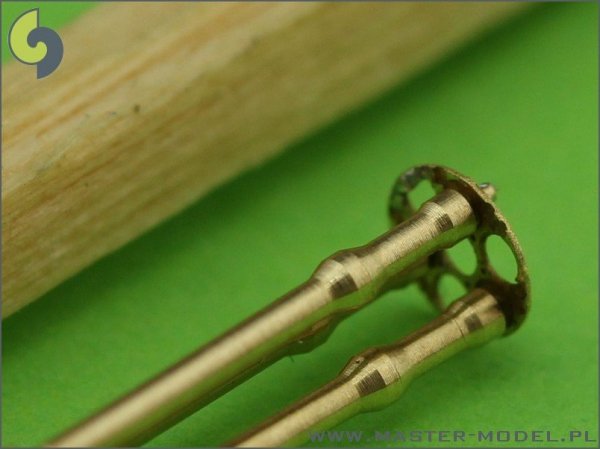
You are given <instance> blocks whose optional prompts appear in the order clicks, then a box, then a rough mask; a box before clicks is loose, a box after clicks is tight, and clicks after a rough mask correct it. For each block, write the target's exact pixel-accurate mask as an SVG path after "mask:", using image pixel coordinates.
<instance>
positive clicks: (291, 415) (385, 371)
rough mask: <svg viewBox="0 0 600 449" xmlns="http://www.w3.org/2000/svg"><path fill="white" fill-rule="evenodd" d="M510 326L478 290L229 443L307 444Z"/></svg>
mask: <svg viewBox="0 0 600 449" xmlns="http://www.w3.org/2000/svg"><path fill="white" fill-rule="evenodd" d="M505 327H506V321H505V316H504V314H503V312H502V310H501V308H500V305H499V303H498V300H497V298H496V297H494V296H493V295H492V294H490V293H488V292H487V291H486V290H483V289H475V290H473V291H472V292H470V293H469V294H467V295H465V296H463V297H462V298H460V299H459V300H457V301H456V302H454V303H453V304H452V305H451V306H450V307H449V308H448V309H447V310H446V311H445V312H444V313H443V314H442V315H441V316H439V317H438V318H437V319H436V320H434V321H432V322H431V323H430V324H428V325H427V326H425V327H423V328H422V329H420V330H419V331H417V332H415V333H413V334H412V335H409V336H408V337H406V338H404V339H402V340H400V341H399V342H398V343H396V344H392V345H389V346H384V347H380V348H374V349H370V350H367V351H366V352H364V353H362V354H360V355H358V356H356V357H354V358H352V359H351V360H350V362H349V363H348V365H347V366H346V367H345V368H344V369H343V370H342V372H341V373H340V375H339V376H338V377H337V378H336V379H335V380H333V381H332V382H331V383H329V384H327V385H325V386H324V387H323V388H321V389H320V390H318V391H316V392H315V393H313V394H311V395H310V396H308V397H306V398H305V399H303V400H301V401H300V402H298V403H297V404H295V405H293V406H291V407H290V408H288V409H286V410H284V411H283V412H281V413H280V414H279V415H277V416H275V417H274V418H272V419H270V420H269V421H267V422H266V423H264V424H263V425H261V426H259V427H258V428H256V429H255V430H253V431H251V432H250V433H248V434H247V435H245V436H243V437H241V438H240V439H238V440H236V441H234V442H232V443H231V444H230V445H229V446H239V447H281V446H285V445H299V444H302V443H303V442H305V441H307V440H308V439H310V435H311V433H313V432H318V431H322V430H325V429H330V428H331V427H333V426H335V425H336V424H338V423H340V422H342V421H344V420H346V419H348V418H350V417H351V416H354V415H356V414H358V413H361V412H364V411H370V410H374V409H377V408H381V407H385V406H386V405H388V404H389V403H390V402H392V401H394V400H396V399H397V398H398V397H399V396H400V395H401V393H402V391H403V390H404V388H405V387H406V386H407V385H408V383H409V382H410V381H411V380H412V379H414V378H415V377H416V376H418V375H420V374H421V373H423V372H425V371H427V370H428V369H430V368H431V367H433V366H435V365H437V364H438V363H440V362H442V361H444V360H446V359H448V358H449V357H451V356H453V355H455V354H456V353H458V352H460V351H462V350H463V349H465V348H468V347H471V346H474V345H477V344H482V343H485V342H488V341H490V340H492V339H494V338H496V337H498V336H500V335H502V334H503V333H504V330H505Z"/></svg>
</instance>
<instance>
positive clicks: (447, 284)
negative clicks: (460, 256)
mask: <svg viewBox="0 0 600 449" xmlns="http://www.w3.org/2000/svg"><path fill="white" fill-rule="evenodd" d="M466 292H467V289H466V288H465V286H464V285H463V284H462V282H460V281H459V280H458V278H457V277H456V276H453V275H451V274H444V275H443V276H442V277H441V279H440V280H439V284H438V294H439V297H440V300H441V302H442V305H443V307H447V306H448V305H449V304H450V303H451V302H452V301H454V300H456V299H458V298H460V297H461V296H463V295H464V294H465V293H466Z"/></svg>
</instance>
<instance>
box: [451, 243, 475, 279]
mask: <svg viewBox="0 0 600 449" xmlns="http://www.w3.org/2000/svg"><path fill="white" fill-rule="evenodd" d="M446 254H447V255H448V257H449V258H450V260H451V261H452V263H453V264H454V266H455V267H456V268H457V269H458V271H460V272H461V273H463V274H465V275H471V274H473V273H474V272H475V269H476V268H477V257H476V256H475V250H474V248H473V245H472V244H471V242H470V241H469V240H468V239H464V240H462V241H460V242H458V243H457V244H456V245H454V246H453V247H451V248H448V249H447V250H446Z"/></svg>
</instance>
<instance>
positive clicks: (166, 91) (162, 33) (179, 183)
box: [2, 2, 522, 317]
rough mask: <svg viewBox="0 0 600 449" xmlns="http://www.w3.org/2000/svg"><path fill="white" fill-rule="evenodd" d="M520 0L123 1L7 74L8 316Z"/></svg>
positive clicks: (100, 11) (96, 13) (72, 28)
mask: <svg viewBox="0 0 600 449" xmlns="http://www.w3.org/2000/svg"><path fill="white" fill-rule="evenodd" d="M520 9H522V6H521V5H519V4H517V3H458V2H457V3H369V4H367V3H283V2H282V3H248V4H238V3H198V4H196V3H156V4H150V3H145V4H142V3H120V2H119V3H117V2H114V3H109V4H104V5H101V6H99V7H97V8H96V9H93V10H91V11H90V12H89V13H87V14H86V15H84V16H83V17H82V18H81V19H79V20H78V21H76V22H75V23H74V24H73V25H71V26H70V27H68V28H66V29H63V30H61V37H62V39H63V42H64V47H65V54H64V59H63V61H62V64H61V66H60V67H59V68H58V70H57V71H56V72H55V73H53V74H52V75H50V76H49V77H47V78H44V79H42V80H36V79H35V69H34V68H32V67H29V66H25V65H23V64H19V63H10V64H9V66H8V67H6V68H5V70H4V73H3V75H4V76H3V85H2V92H3V123H2V125H3V135H2V138H3V149H2V152H3V153H2V157H3V171H2V175H3V176H2V188H3V191H2V200H3V206H2V225H3V234H2V243H3V253H2V261H3V271H2V289H3V291H2V293H3V307H2V313H3V317H5V316H8V315H10V314H11V313H13V312H15V311H16V310H18V309H19V308H21V307H23V306H24V305H25V304H27V303H29V302H31V301H33V300H34V299H35V298H37V297H39V296H40V295H42V294H43V293H45V292H46V291H48V290H49V289H50V288H52V287H54V286H55V285H57V284H58V283H60V282H61V281H63V280H64V279H66V278H68V277H69V276H71V275H73V274H75V273H76V272H78V271H79V270H81V269H82V268H84V267H86V266H87V265H89V264H91V263H92V262H94V261H95V260H97V259H98V258H100V257H102V256H104V255H105V254H107V253H109V252H111V251H113V250H115V249H117V248H119V247H120V246H122V245H123V244H125V243H126V242H128V241H129V240H131V239H133V238H135V237H136V236H138V235H140V234H141V233H143V232H144V231H146V230H148V229H149V228H151V227H152V226H154V225H156V224H157V223H159V222H160V221H161V220H164V219H165V218H166V217H168V216H170V215H172V214H174V213H176V212H177V211H180V210H181V209H182V208H184V207H186V206H187V205H189V204H190V203H192V202H193V201H195V200H197V199H198V198H199V197H201V196H202V195H203V194H204V193H206V192H207V191H209V190H210V189H212V188H213V187H215V186H216V185H218V184H220V183H223V182H224V181H226V180H227V179H229V178H231V177H232V176H234V175H236V174H238V173H240V172H241V171H243V170H245V169H248V168H249V167H252V166H254V165H256V164H259V163H261V162H263V161H265V160H266V159H268V158H269V157H271V156H273V155H274V154H276V153H277V152H279V151H281V150H282V149H283V148H285V146H286V145H289V144H290V143H291V142H293V141H294V140H296V139H298V138H299V137H300V136H302V135H304V134H306V133H308V132H310V131H312V130H314V129H315V128H317V127H319V126H323V125H324V124H325V123H327V122H329V121H331V120H333V119H335V118H336V117H339V116H340V115H341V114H343V113H345V112H347V111H348V110H350V109H352V108H355V107H357V106H359V105H360V104H362V103H364V102H365V101H366V100H368V99H370V98H372V97H373V96H374V95H377V94H380V93H381V92H382V91H384V90H385V89H388V88H390V87H391V86H393V85H395V84H396V83H398V82H400V81H402V80H404V79H406V78H407V77H408V76H410V75H412V74H413V73H414V72H415V71H416V70H418V69H421V68H423V67H424V66H426V65H428V64H430V63H432V62H433V61H435V60H436V59H438V58H439V57H440V56H442V55H444V54H445V53H447V52H448V51H449V50H451V49H452V48H454V47H456V46H458V45H459V44H461V43H462V42H464V41H465V40H467V39H469V38H471V37H472V36H474V35H475V34H476V33H478V32H480V31H481V30H483V29H485V28H488V27H489V26H491V25H492V24H494V23H496V22H498V21H499V20H501V19H503V18H505V17H506V16H508V15H510V14H513V13H514V12H516V11H518V10H520Z"/></svg>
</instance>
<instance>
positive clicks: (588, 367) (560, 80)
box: [2, 3, 598, 446]
mask: <svg viewBox="0 0 600 449" xmlns="http://www.w3.org/2000/svg"><path fill="white" fill-rule="evenodd" d="M33 5H34V6H36V5H39V3H33ZM26 7H27V5H23V4H20V5H16V6H15V4H4V13H5V14H4V16H3V25H4V26H3V36H2V38H3V43H4V42H5V41H6V24H7V23H10V20H11V17H13V18H14V17H15V16H16V14H17V13H19V12H22V11H23V10H24V9H25V8H26ZM73 8H75V9H73ZM80 10H81V6H74V5H69V6H68V7H67V6H64V5H59V4H54V5H50V4H44V5H42V7H41V14H42V16H41V17H42V20H43V23H44V25H46V26H59V25H60V24H61V23H62V22H65V21H66V20H69V19H71V18H72V16H74V15H76V14H77V13H79V12H80ZM597 18H598V7H597V5H596V4H572V5H564V4H558V5H544V6H541V7H538V8H536V9H534V10H532V11H531V12H529V13H527V14H525V15H523V16H522V17H520V18H517V19H516V20H514V21H512V22H511V23H509V24H507V25H505V26H503V27H502V28H501V29H499V30H497V31H494V32H492V33H491V34H489V35H487V36H485V37H484V38H482V39H480V40H479V41H478V42H475V43H472V44H470V45H469V46H468V47H467V48H464V49H463V50H461V51H460V52H458V53H456V54H454V55H452V56H451V57H449V58H447V60H445V61H444V62H442V63H440V64H438V65H437V66H436V67H434V68H432V69H430V70H428V71H427V72H426V73H424V74H421V75H420V76H418V77H417V78H415V79H413V80H412V81H411V82H409V83H408V84H405V85H403V86H400V87H398V88H396V89H395V90H393V91H391V92H389V93H387V94H386V95H385V96H383V97H382V98H380V99H378V100H376V101H374V102H373V103H371V104H370V105H367V106H366V107H364V108H363V109H361V110H359V111H356V112H354V113H352V114H350V115H348V116H346V117H345V118H344V119H343V120H341V121H339V122H337V123H335V124H333V125H331V126H329V127H327V128H326V129H324V130H321V131H320V132H318V133H317V134H315V135H313V136H310V137H308V138H306V139H305V140H304V141H302V142H299V143H297V144H296V145H294V146H293V147H291V148H289V149H288V151H286V152H285V153H284V154H283V155H282V156H280V157H278V158H276V159H275V160H272V161H270V162H269V163H267V164H265V165H264V166H262V167H260V168H258V169H256V170H253V171H251V172H248V173H246V174H244V175H242V176H240V177H238V178H237V179H235V180H234V181H232V182H230V183H228V184H227V185H225V186H223V187H221V188H219V189H217V190H216V191H214V192H213V193H212V194H210V195H209V196H208V197H205V198H204V199H202V200H200V201H199V202H197V203H196V204H195V205H193V206H192V207H190V208H189V209H187V210H186V211H184V212H183V213H181V214H179V215H178V216H176V217H174V218H172V219H170V220H169V221H167V222H166V223H164V224H162V225H161V226H159V227H158V228H156V229H154V230H153V231H151V232H149V233H148V234H146V235H144V236H143V237H141V238H139V239H137V240H136V241H134V242H132V243H130V244H129V245H127V246H126V247H125V248H123V249H121V250H120V251H118V252H116V253H115V254H112V255H110V256H109V257H106V258H104V259H102V260H101V261H99V262H98V263H96V264H95V265H94V266H92V267H91V268H89V269H86V270H85V271H84V272H82V273H80V274H79V275H77V276H76V277H74V278H73V279H71V280H69V281H67V282H65V283H64V284H62V285H60V286H59V287H57V288H56V289H54V290H53V291H51V292H50V293H48V294H47V295H46V296H45V297H44V298H42V299H40V300H38V301H37V302H36V303H34V304H33V305H31V306H29V307H27V308H26V309H24V310H22V311H20V312H19V313H17V314H16V315H14V316H12V317H10V318H9V319H7V320H6V321H4V323H3V330H2V336H3V345H2V354H3V362H4V363H3V378H2V386H3V395H2V406H3V415H2V430H3V432H2V433H3V435H2V438H3V444H4V445H27V446H28V445H34V444H39V443H40V442H42V441H44V440H45V439H47V438H48V437H50V436H53V435H54V434H55V433H56V432H58V431H60V430H62V429H63V428H65V427H66V426H68V425H70V424H73V423H74V422H75V421H77V420H79V419H80V418H82V417H84V416H86V415H87V414H89V413H90V412H92V411H93V410H95V409H96V408H97V407H99V406H101V405H104V404H106V403H107V402H108V401H110V400H112V399H113V398H115V397H117V396H119V395H120V394H121V393H123V392H125V391H127V390H128V389H130V388H131V387H134V386H136V384H138V383H139V382H141V381H143V380H145V379H147V378H148V377H149V376H151V375H152V374H154V373H156V372H157V371H158V370H160V369H162V368H164V367H166V366H167V365H169V364H170V363H172V362H174V361H176V360H177V359H178V358H180V357H181V356H183V355H185V354H186V353H188V352H189V351H191V350H192V349H194V348H195V347H196V346H198V345H199V344H201V343H203V342H206V341H207V340H208V339H210V338H212V337H215V336H216V335H218V334H219V333H221V332H222V331H224V330H225V329H226V328H228V327H229V326H231V325H233V324H235V323H236V322H238V321H239V320H240V319H242V318H243V317H245V316H247V315H248V314H250V313H252V312H254V311H256V310H258V309H259V308H260V307H262V306H264V305H266V304H267V303H268V302H270V300H272V299H274V298H275V297H277V296H278V295H280V294H282V293H284V292H285V291H286V290H288V289H290V288H291V287H293V286H294V285H295V284H298V283H300V282H301V281H303V280H304V279H305V278H306V277H307V276H308V275H309V274H310V273H311V271H312V269H313V268H314V267H315V266H316V264H317V263H318V262H319V260H321V259H322V258H323V257H325V256H327V255H328V254H330V253H332V252H333V251H335V250H337V249H340V248H343V247H350V246H355V245H358V244H362V243H364V242H366V241H368V240H370V239H371V238H372V237H374V236H376V235H378V234H379V233H381V232H382V231H384V230H385V229H386V226H387V220H386V214H385V210H386V198H387V194H388V190H389V188H390V186H391V184H392V182H393V180H394V179H395V178H396V176H397V175H398V174H399V173H400V172H401V171H403V170H405V169H406V168H408V167H410V166H412V165H414V164H418V163H423V162H432V163H442V164H447V165H449V166H452V167H454V168H456V169H458V170H460V171H462V172H463V173H465V174H468V175H470V176H472V177H474V178H476V179H479V180H482V181H483V180H489V181H493V182H494V183H495V185H496V186H497V187H498V188H499V199H498V203H499V205H500V207H501V208H502V210H503V211H504V212H505V214H506V215H507V217H508V218H509V219H510V221H511V222H512V224H513V227H514V229H515V231H516V233H517V235H518V236H519V238H520V240H521V243H522V245H523V247H524V251H525V255H526V256H527V259H528V262H529V267H530V272H531V278H532V283H533V308H532V312H531V315H530V317H529V318H528V321H527V322H526V323H525V325H524V326H523V328H522V329H521V330H519V332H517V333H516V334H514V335H512V336H510V337H509V338H506V339H502V340H498V341H496V342H493V343H491V344H489V345H487V346H485V347H482V348H479V349H476V350H472V351H469V352H467V353H464V354H461V355H459V356H457V357H455V358H453V359H452V360H450V361H448V362H447V363H445V364H443V365H442V366H440V367H438V368H437V369H435V370H434V371H432V372H430V373H428V374H426V375H424V376H423V377H422V378H420V379H418V380H416V381H415V382H414V383H413V384H412V385H411V386H410V388H409V389H408V391H407V392H406V394H405V395H404V396H403V397H402V399H401V400H399V401H398V402H396V403H395V404H394V405H392V406H390V407H388V408H387V409H385V410H382V411H379V412H376V413H370V414H365V415H361V416H358V417H355V418H353V419H351V420H350V421H347V422H345V423H343V424H342V425H340V426H338V429H341V430H363V431H365V432H370V431H373V430H379V431H382V430H392V431H394V430H414V429H442V430H445V429H447V430H466V431H477V430H479V429H482V430H485V429H490V430H517V429H520V430H550V431H553V433H554V434H555V436H558V437H562V436H566V432H568V431H569V430H572V429H579V430H588V431H590V432H591V434H590V435H591V436H593V437H594V438H597V436H598V435H597V421H598V412H597V410H598V384H597V376H598V368H597V363H598V356H597V354H598V331H597V326H598V302H597V300H598V235H597V229H598V217H597V213H598V208H597V202H598V197H597V195H598V194H597V192H598V183H597V167H598V157H597V155H598V153H597V148H598V140H597V136H598V128H597V123H598V109H597V105H598V103H597V99H598V82H597V80H598V70H597V63H598V58H597V54H598V45H597V42H598V28H597ZM66 51H68V49H67V50H66ZM5 56H6V55H5ZM433 315H434V314H433V311H432V310H431V309H430V308H429V306H428V304H427V303H426V301H425V300H424V299H423V297H422V295H421V294H420V293H419V292H418V291H417V289H416V288H408V289H406V290H403V291H398V292H393V293H390V294H388V295H386V296H385V297H383V298H382V299H380V300H379V301H377V302H376V303H374V304H373V305H372V306H369V307H368V308H366V309H365V310H363V311H361V312H360V313H358V314H356V315H355V316H353V317H351V318H350V319H348V320H347V321H345V322H344V323H343V324H342V325H340V326H339V327H338V329H337V330H336V331H335V332H334V334H333V335H332V337H331V339H330V340H329V341H328V342H327V343H326V344H325V345H324V346H322V347H320V348H318V349H317V350H315V351H314V352H312V353H310V354H307V355H302V356H295V357H293V358H291V357H288V358H285V359H283V360H281V361H279V362H278V363H276V364H275V365H274V366H272V367H270V368H269V369H268V370H267V371H265V372H263V373H261V374H259V375H257V376H256V377H254V378H253V379H251V380H250V381H248V382H247V383H245V384H243V385H242V386H240V387H239V388H238V389H236V390H235V391H233V392H231V393H229V394H227V395H226V396H224V397H223V398H221V399H219V400H218V401H216V402H215V403H213V404H211V405H210V406H209V407H207V408H206V409H204V410H202V411H201V412H199V413H197V414H195V415H193V416H192V417H190V418H189V419H187V420H185V421H184V422H182V423H181V424H179V425H177V426H176V427H174V428H173V429H171V430H169V431H168V432H166V433H164V434H163V435H161V436H159V437H158V438H156V439H155V440H153V441H151V442H150V443H149V445H150V446H197V445H217V444H220V443H223V442H225V441H227V440H229V439H230V438H232V437H234V436H236V435H237V434H238V433H239V432H240V431H242V430H245V429H247V428H248V427H250V426H252V425H253V424H255V423H257V422H258V421H260V420H262V419H263V418H265V417H267V416H270V415H271V414H272V413H273V412H275V411H276V410H279V409H280V408H281V407H283V406H284V405H286V404H288V403H290V402H291V401H293V400H295V399H297V398H299V397H300V396H302V395H304V394H305V393H307V392H309V391H311V390H313V389H314V388H316V387H318V386H320V385H321V384H323V383H324V382H325V381H327V380H328V379H330V378H331V377H332V376H334V375H335V374H337V372H338V371H339V369H340V368H341V367H342V366H343V365H344V363H345V362H346V361H347V359H348V358H349V357H350V356H351V355H353V354H355V353H357V352H360V351H361V350H363V349H365V348H368V347H371V346H374V345H380V344H384V343H388V342H392V341H394V340H396V339H398V338H399V337H401V336H403V335H405V334H406V333H407V332H409V331H410V330H412V329H414V328H416V327H418V326H420V325H422V324H424V323H426V322H427V321H428V320H430V319H431V318H432V316H433ZM371 444H375V443H371ZM424 444H425V445H431V443H424ZM469 444H470V445H476V444H477V443H476V442H475V441H470V442H469ZM488 444H489V443H488ZM529 444H531V443H521V444H520V445H529ZM557 444H558V445H562V446H568V445H569V443H568V442H563V443H557ZM586 444H587V445H588V446H596V445H597V443H584V442H582V441H580V442H578V443H577V445H586ZM326 445H328V446H332V445H334V443H327V444H326ZM458 445H460V444H458ZM483 445H486V444H483ZM538 445H539V444H538Z"/></svg>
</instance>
